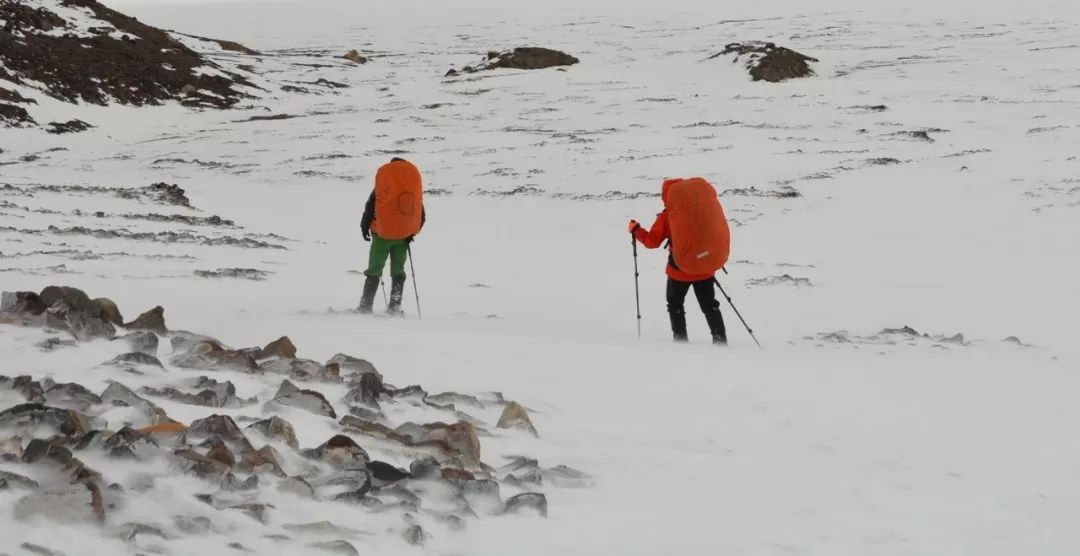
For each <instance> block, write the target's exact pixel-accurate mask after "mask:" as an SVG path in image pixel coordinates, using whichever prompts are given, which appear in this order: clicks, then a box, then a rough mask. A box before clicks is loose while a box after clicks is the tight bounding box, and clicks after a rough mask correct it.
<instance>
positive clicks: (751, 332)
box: [712, 276, 765, 349]
mask: <svg viewBox="0 0 1080 556" xmlns="http://www.w3.org/2000/svg"><path fill="white" fill-rule="evenodd" d="M712 281H713V283H714V284H716V287H718V288H720V293H721V294H722V295H723V296H724V298H725V299H727V302H728V305H731V309H732V310H733V311H735V316H737V317H739V320H741V321H742V325H743V326H745V327H746V331H747V332H749V333H750V337H751V338H753V339H754V343H755V344H757V347H759V348H761V349H765V348H763V347H761V342H759V341H757V337H756V336H754V331H753V330H751V329H750V325H749V324H746V319H744V318H742V315H741V314H739V309H738V308H737V307H735V303H734V302H732V301H731V296H729V295H728V294H727V292H726V291H724V286H721V285H720V281H719V280H717V279H716V277H715V276H714V277H713V279H712Z"/></svg>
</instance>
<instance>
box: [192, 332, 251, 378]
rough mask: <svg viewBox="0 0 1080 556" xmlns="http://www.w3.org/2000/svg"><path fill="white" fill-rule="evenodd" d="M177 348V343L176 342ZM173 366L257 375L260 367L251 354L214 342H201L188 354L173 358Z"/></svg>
mask: <svg viewBox="0 0 1080 556" xmlns="http://www.w3.org/2000/svg"><path fill="white" fill-rule="evenodd" d="M174 346H175V341H174ZM172 364H173V365H176V366H177V367H180V368H184V369H199V370H205V371H213V370H219V369H223V370H231V371H238V372H242V373H257V372H259V370H260V369H259V365H258V363H256V362H255V358H254V357H252V356H251V354H249V353H244V352H241V351H236V350H230V349H225V348H224V347H223V346H222V345H221V344H220V343H218V342H216V341H214V340H206V341H201V342H198V343H196V344H194V345H193V346H191V348H190V349H189V350H188V351H187V352H186V353H182V354H180V355H177V356H176V357H173V358H172Z"/></svg>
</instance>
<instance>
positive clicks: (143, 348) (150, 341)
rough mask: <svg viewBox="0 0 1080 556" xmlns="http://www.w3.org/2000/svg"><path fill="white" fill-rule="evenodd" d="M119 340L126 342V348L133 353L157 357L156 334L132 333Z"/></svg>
mask: <svg viewBox="0 0 1080 556" xmlns="http://www.w3.org/2000/svg"><path fill="white" fill-rule="evenodd" d="M120 339H121V340H123V341H124V342H127V345H128V347H129V348H131V351H133V352H137V353H145V354H146V355H153V356H157V351H158V344H159V343H160V341H159V340H158V337H157V334H154V333H153V332H132V333H131V334H128V335H127V336H124V337H122V338H120Z"/></svg>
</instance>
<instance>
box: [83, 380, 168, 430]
mask: <svg viewBox="0 0 1080 556" xmlns="http://www.w3.org/2000/svg"><path fill="white" fill-rule="evenodd" d="M101 401H102V403H106V404H112V405H117V406H123V407H133V408H135V409H137V410H138V411H139V413H141V414H142V416H143V418H144V420H143V421H142V422H139V423H134V426H136V427H145V426H148V425H162V424H166V423H172V422H173V420H172V419H169V416H168V415H166V414H165V410H163V409H161V408H160V407H158V406H156V405H154V404H153V403H150V402H149V401H148V400H146V399H145V398H143V397H141V396H139V395H138V394H136V393H135V392H132V391H131V389H130V388H128V387H127V386H124V385H123V384H120V383H119V382H115V381H113V382H110V383H109V386H108V388H106V389H105V391H104V392H102V393H101Z"/></svg>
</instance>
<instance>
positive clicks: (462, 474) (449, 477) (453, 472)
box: [439, 467, 476, 484]
mask: <svg viewBox="0 0 1080 556" xmlns="http://www.w3.org/2000/svg"><path fill="white" fill-rule="evenodd" d="M439 476H441V477H442V478H443V479H444V480H446V481H449V482H451V483H455V484H460V483H465V482H468V481H475V480H476V475H473V474H472V473H471V472H469V471H466V470H464V469H455V468H453V467H444V468H443V469H441V470H440V471H439Z"/></svg>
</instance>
